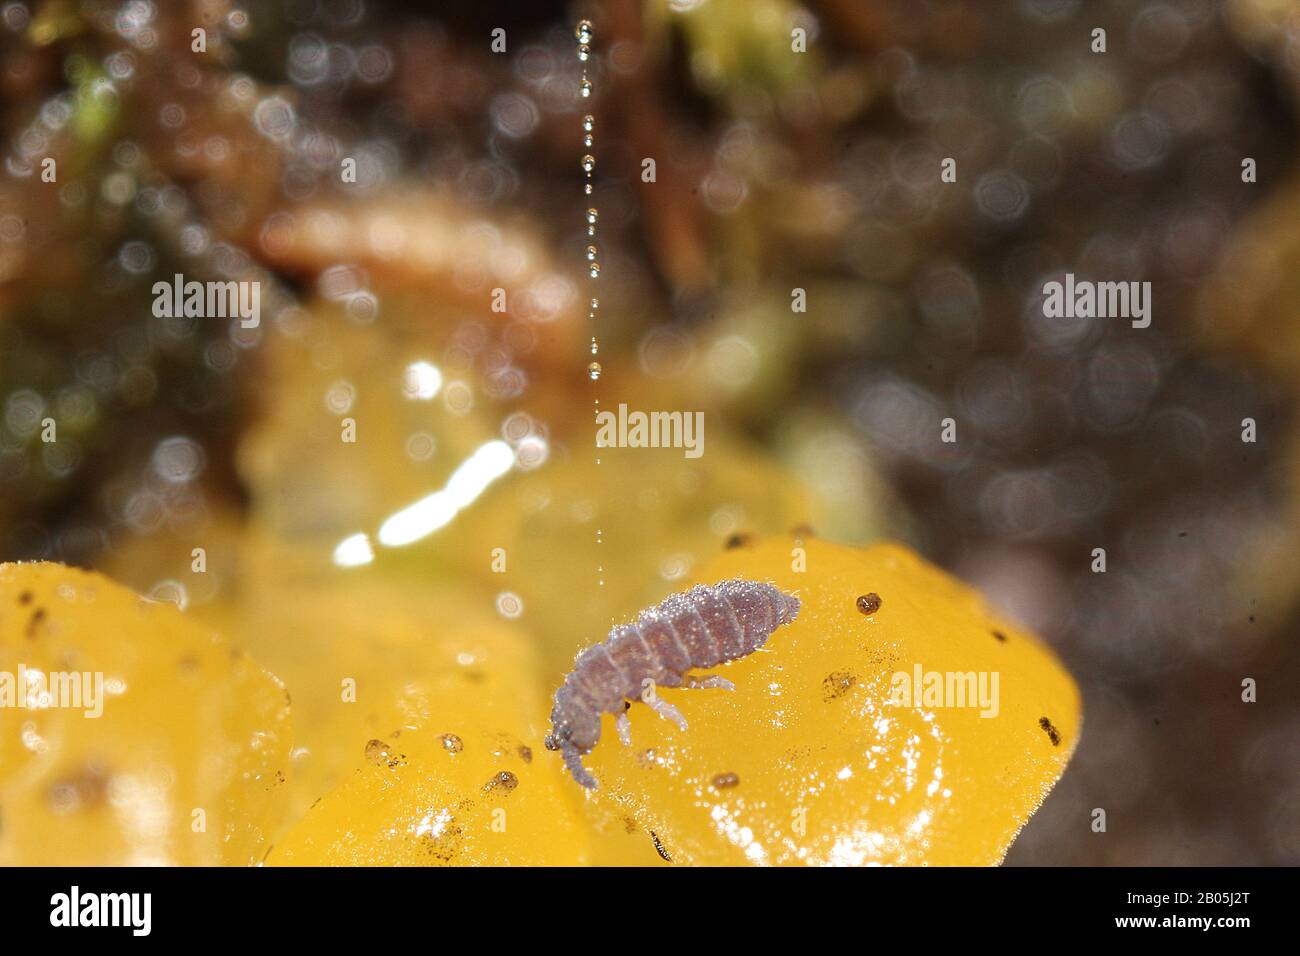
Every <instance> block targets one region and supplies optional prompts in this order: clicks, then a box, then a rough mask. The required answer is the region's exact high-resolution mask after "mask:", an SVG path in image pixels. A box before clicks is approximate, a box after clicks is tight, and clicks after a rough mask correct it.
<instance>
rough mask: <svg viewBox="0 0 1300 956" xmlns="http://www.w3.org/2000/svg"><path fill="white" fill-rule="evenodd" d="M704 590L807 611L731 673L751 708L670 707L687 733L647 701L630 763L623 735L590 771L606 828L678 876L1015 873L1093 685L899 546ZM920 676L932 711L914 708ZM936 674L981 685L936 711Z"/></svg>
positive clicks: (773, 551) (738, 561) (823, 557)
mask: <svg viewBox="0 0 1300 956" xmlns="http://www.w3.org/2000/svg"><path fill="white" fill-rule="evenodd" d="M799 568H803V569H804V570H799ZM694 577H695V580H696V582H699V583H715V582H717V581H720V580H723V579H726V578H734V577H743V578H749V579H754V580H760V581H769V582H771V583H773V584H775V585H776V586H778V587H780V588H782V589H783V590H786V591H788V592H790V593H793V594H795V595H797V596H798V597H799V598H800V600H801V602H802V609H801V611H800V614H799V617H798V619H797V620H796V621H795V622H794V623H793V624H791V625H788V626H785V627H781V628H779V629H778V630H777V631H776V632H775V633H773V635H772V636H771V638H770V639H769V640H768V642H767V645H766V646H765V647H764V648H763V649H761V650H760V651H758V652H757V653H755V654H753V655H750V656H749V657H746V658H743V659H741V660H739V661H736V662H734V663H732V664H729V665H726V666H724V667H721V668H716V669H715V671H716V672H717V673H721V674H723V675H725V676H726V677H727V678H728V679H730V680H732V681H734V682H735V684H736V690H735V691H734V692H728V691H724V690H680V689H678V690H673V689H661V690H660V691H659V693H660V695H661V696H662V697H663V698H664V699H665V700H668V701H669V702H670V703H672V704H674V705H675V706H677V707H678V708H679V709H680V710H681V711H682V713H683V714H684V715H685V716H686V718H687V720H688V721H689V722H690V728H689V729H688V730H687V731H685V732H683V731H681V730H679V729H678V728H677V727H676V726H674V725H673V724H671V723H669V722H667V721H663V720H660V719H659V718H658V717H656V716H655V715H654V714H653V713H652V712H650V710H649V709H648V708H646V707H645V706H643V705H641V704H634V705H633V707H632V710H631V711H630V717H631V720H632V739H633V746H632V747H631V748H626V747H623V746H621V745H620V743H619V741H618V738H617V735H616V734H615V733H614V728H613V721H612V718H609V719H606V721H605V726H604V728H603V736H602V740H601V743H600V745H599V746H598V747H597V748H596V749H595V750H594V751H593V752H592V754H591V755H590V756H589V757H588V758H587V765H588V766H589V767H590V768H591V770H592V771H593V772H594V774H595V775H596V776H597V778H599V780H600V785H601V788H600V790H599V791H597V793H596V794H595V796H594V798H593V799H592V801H591V803H592V806H593V810H594V811H595V814H596V817H597V822H598V823H599V822H601V821H602V820H603V821H608V820H610V819H614V820H629V821H634V822H635V823H636V824H637V826H638V828H639V829H640V830H641V831H643V832H644V833H646V834H648V833H649V832H650V831H653V832H654V833H655V835H656V836H657V837H658V839H659V841H660V843H661V844H662V847H663V849H664V850H665V851H666V853H667V854H668V855H669V856H670V857H671V858H672V861H673V862H674V863H686V864H697V865H699V864H705V865H734V864H775V865H794V864H820V865H836V864H839V865H868V864H926V865H988V864H996V863H998V862H1000V861H1001V860H1002V858H1003V856H1004V855H1005V853H1006V851H1007V847H1008V846H1009V845H1010V844H1011V841H1012V840H1013V839H1014V838H1015V836H1016V834H1017V833H1018V832H1019V831H1020V829H1021V827H1023V826H1024V824H1025V822H1026V821H1027V820H1028V818H1029V817H1030V815H1031V814H1032V813H1033V812H1034V811H1035V810H1036V809H1037V808H1038V806H1039V805H1040V804H1041V803H1042V801H1043V799H1044V797H1045V796H1046V795H1047V793H1048V792H1049V791H1050V790H1051V788H1052V786H1053V784H1054V783H1055V782H1056V780H1057V779H1058V778H1059V776H1060V775H1061V772H1062V771H1063V770H1064V768H1065V765H1066V763H1067V761H1068V760H1069V757H1070V754H1071V753H1072V752H1073V750H1074V747H1075V744H1076V743H1077V741H1078V737H1079V729H1080V725H1081V719H1082V716H1081V711H1080V701H1079V693H1078V690H1077V688H1076V687H1075V685H1074V682H1073V681H1072V680H1071V678H1070V676H1069V674H1068V673H1066V671H1065V670H1064V669H1063V668H1062V666H1061V664H1060V663H1059V662H1058V661H1057V659H1056V658H1055V657H1054V656H1053V655H1052V654H1051V652H1050V651H1048V650H1047V649H1046V648H1045V647H1044V646H1043V645H1042V644H1041V643H1040V642H1039V641H1038V640H1037V639H1036V638H1034V637H1032V636H1030V635H1029V634H1027V633H1025V632H1024V631H1023V630H1021V629H1019V628H1017V627H1016V626H1014V625H1013V624H1011V623H1009V622H1007V621H1005V620H1003V619H1001V618H999V617H997V616H995V615H994V614H993V613H992V612H991V611H989V609H988V608H986V607H985V606H984V604H983V602H982V601H981V599H980V598H979V596H978V595H977V594H976V593H975V592H974V591H972V590H971V589H969V588H968V587H966V586H964V585H962V584H960V583H959V582H957V581H955V580H953V579H952V578H950V577H948V576H947V575H946V574H944V573H943V572H941V571H939V570H938V569H936V568H934V567H932V566H930V565H929V564H926V563H925V562H924V561H922V560H921V559H920V558H918V557H917V556H916V555H914V554H913V553H911V552H910V551H908V550H906V549H904V548H902V547H900V546H898V545H893V544H881V545H876V546H873V547H870V548H867V549H854V548H847V547H841V546H837V545H832V544H827V543H823V542H819V541H815V540H807V541H804V542H799V541H796V540H795V539H792V538H779V539H771V540H768V541H765V542H762V543H760V544H758V545H757V546H755V547H752V548H741V549H736V550H732V551H727V552H724V553H723V554H722V555H721V556H720V557H719V558H717V559H716V560H714V561H713V562H711V563H710V564H709V565H707V566H706V567H703V568H701V569H700V571H699V573H698V574H696V575H694ZM873 594H874V595H876V596H878V598H879V602H880V605H879V607H878V608H875V607H874V605H875V600H874V599H873V598H871V597H870V595H873ZM859 598H864V599H865V600H863V601H862V602H861V606H859ZM918 669H919V670H920V672H921V680H920V681H919V684H920V686H921V691H922V693H921V699H920V701H919V702H918V701H915V700H911V699H904V698H903V697H902V688H903V687H904V686H906V687H908V688H909V691H910V688H911V685H912V684H913V683H914V682H915V678H916V676H917V670H918ZM930 674H938V675H939V677H938V678H937V679H938V680H939V681H940V690H941V691H942V690H943V689H944V687H943V685H945V684H947V683H949V682H950V681H951V682H952V688H951V690H952V691H954V692H955V690H956V687H957V681H956V680H955V677H956V676H957V675H961V676H963V677H965V675H970V676H969V678H966V679H968V680H970V681H971V682H972V683H971V684H969V685H966V684H964V682H963V687H965V688H966V689H969V690H971V691H972V693H971V697H970V699H964V700H959V699H958V698H957V697H956V696H955V694H954V695H944V694H942V693H941V694H940V695H939V696H937V697H936V696H934V695H933V691H934V683H933V682H934V678H931V677H928V676H927V675H930ZM981 679H982V680H983V684H982V687H983V690H984V691H985V693H984V695H983V696H984V701H983V702H984V704H985V706H983V707H981V706H979V705H980V700H979V698H980V693H979V690H980V688H981V683H980V682H981ZM995 680H996V683H994V681H995ZM927 688H928V690H927ZM909 698H910V693H909ZM891 700H893V701H897V702H896V703H895V702H891ZM961 704H966V705H970V704H974V706H960V705H961ZM982 714H985V715H987V716H982ZM569 785H570V786H576V785H574V784H573V783H572V782H571V781H570V784H569ZM652 849H653V846H652Z"/></svg>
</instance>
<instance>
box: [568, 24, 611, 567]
mask: <svg viewBox="0 0 1300 956" xmlns="http://www.w3.org/2000/svg"><path fill="white" fill-rule="evenodd" d="M573 35H574V37H575V39H577V41H578V61H579V62H580V63H581V64H582V80H581V81H580V82H579V84H578V97H579V98H580V99H582V100H590V99H591V94H592V83H591V77H590V76H589V75H588V74H587V64H588V63H589V62H590V61H591V41H592V36H593V34H592V31H591V21H590V20H579V21H578V25H577V27H575V28H574V31H573ZM595 131H596V118H595V117H594V116H592V115H591V114H590V113H585V112H584V113H583V116H582V145H583V148H584V150H585V152H584V153H583V154H582V160H581V161H580V162H581V165H582V172H583V175H584V177H585V178H584V182H583V184H582V193H583V196H584V197H587V202H585V203H584V204H583V205H584V206H586V209H587V212H586V214H585V218H586V221H587V248H586V250H585V255H586V260H587V276H588V294H589V297H588V302H589V308H588V311H587V319H588V321H589V322H590V323H591V329H592V334H591V362H590V364H588V365H587V376H588V377H589V378H590V379H591V381H593V382H595V381H597V380H598V379H599V378H600V372H601V367H600V361H599V360H598V359H597V358H596V356H598V355H599V354H600V343H599V342H597V341H596V324H595V323H596V310H597V309H599V308H600V299H598V298H597V297H596V280H597V279H598V278H600V250H599V248H597V246H596V222H597V220H599V218H600V212H599V211H598V210H597V209H596V205H595V203H594V201H592V200H591V199H590V197H591V194H592V179H593V176H594V175H595V172H596V157H595V156H594V155H593V151H594V149H595V142H596V139H595ZM592 401H593V405H594V410H593V415H594V413H595V412H599V411H600V399H599V398H593V400H592ZM596 464H597V465H599V464H600V452H599V448H598V450H597V453H596ZM596 544H597V546H599V545H601V544H604V539H603V532H602V531H601V528H600V525H599V521H597V527H596ZM596 574H597V584H598V585H599V586H600V587H604V586H605V564H604V561H603V560H601V561H599V562H598V563H597V565H596Z"/></svg>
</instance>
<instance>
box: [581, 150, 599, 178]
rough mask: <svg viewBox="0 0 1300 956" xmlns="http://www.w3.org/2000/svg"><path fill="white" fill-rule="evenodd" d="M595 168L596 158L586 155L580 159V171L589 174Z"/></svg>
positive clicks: (589, 154)
mask: <svg viewBox="0 0 1300 956" xmlns="http://www.w3.org/2000/svg"><path fill="white" fill-rule="evenodd" d="M595 168H596V157H595V156H593V155H591V153H588V154H587V155H586V156H584V157H582V171H583V172H586V173H589V172H591V171H592V170H593V169H595Z"/></svg>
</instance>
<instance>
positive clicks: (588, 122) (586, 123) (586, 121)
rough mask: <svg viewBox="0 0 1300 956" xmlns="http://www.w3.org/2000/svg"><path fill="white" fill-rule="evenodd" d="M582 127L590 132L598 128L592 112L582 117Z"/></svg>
mask: <svg viewBox="0 0 1300 956" xmlns="http://www.w3.org/2000/svg"><path fill="white" fill-rule="evenodd" d="M582 128H583V129H585V130H586V131H587V132H588V133H590V132H591V131H592V130H593V129H595V128H596V117H594V116H592V115H591V114H590V113H588V114H587V115H586V116H584V117H583V118H582Z"/></svg>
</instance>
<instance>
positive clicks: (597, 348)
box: [591, 335, 600, 355]
mask: <svg viewBox="0 0 1300 956" xmlns="http://www.w3.org/2000/svg"><path fill="white" fill-rule="evenodd" d="M591 354H592V355H599V354H600V346H599V345H597V344H596V336H594V335H593V336H592V337H591Z"/></svg>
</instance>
